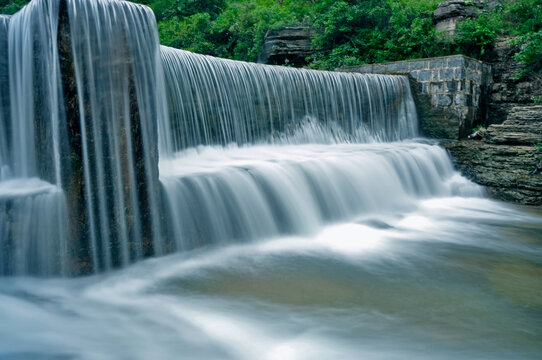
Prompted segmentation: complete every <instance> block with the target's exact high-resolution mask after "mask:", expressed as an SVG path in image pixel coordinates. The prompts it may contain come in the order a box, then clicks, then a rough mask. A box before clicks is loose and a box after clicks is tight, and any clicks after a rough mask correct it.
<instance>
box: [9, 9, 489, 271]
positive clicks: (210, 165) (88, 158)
mask: <svg viewBox="0 0 542 360" xmlns="http://www.w3.org/2000/svg"><path fill="white" fill-rule="evenodd" d="M0 50H1V51H0V90H1V92H0V251H1V253H0V274H1V275H29V274H31V275H79V274H91V273H98V272H104V271H109V270H110V269H113V268H118V267H124V266H127V265H129V264H131V263H133V262H136V261H138V260H140V259H143V258H145V257H149V256H156V255H162V254H166V253H170V252H173V251H185V250H189V249H193V248H196V247H200V246H206V245H212V244H229V243H232V242H239V241H255V240H260V239H265V238H269V237H276V236H282V235H285V234H308V233H313V232H315V231H318V229H321V228H322V227H323V226H326V225H327V224H330V223H334V222H340V221H347V220H353V221H355V219H357V218H358V217H360V216H365V215H367V214H372V213H394V212H397V211H401V209H403V210H404V209H410V208H412V207H414V206H415V204H416V201H418V200H419V199H422V198H429V197H436V196H462V195H469V196H470V195H480V193H481V192H480V189H479V188H478V187H476V186H475V185H473V184H471V183H470V182H468V181H466V180H465V179H464V178H461V177H460V176H458V175H457V173H456V172H455V171H454V170H453V167H452V164H451V162H450V159H449V158H448V155H447V154H446V152H445V151H444V150H442V149H440V148H439V147H438V146H436V145H434V144H431V143H428V142H419V141H413V140H411V139H412V138H415V137H416V136H417V128H418V126H417V121H418V120H417V115H416V109H415V105H414V101H413V98H412V94H411V92H410V85H409V81H408V79H407V78H406V77H402V76H388V75H360V74H351V73H334V72H325V71H315V70H303V69H302V70H300V69H293V68H286V67H277V66H267V65H261V64H251V63H246V62H239V61H232V60H224V59H217V58H213V57H209V56H203V55H198V54H193V53H190V52H187V51H182V50H176V49H172V48H167V47H162V46H160V45H159V41H158V33H157V27H156V21H155V18H154V15H153V13H152V11H151V10H150V9H149V8H147V7H145V6H142V5H137V4H133V3H130V2H126V1H116V0H60V1H56V0H33V1H32V2H31V3H30V4H29V5H27V6H26V7H25V8H23V9H22V10H21V11H20V12H18V13H17V14H15V15H13V16H12V17H5V16H0Z"/></svg>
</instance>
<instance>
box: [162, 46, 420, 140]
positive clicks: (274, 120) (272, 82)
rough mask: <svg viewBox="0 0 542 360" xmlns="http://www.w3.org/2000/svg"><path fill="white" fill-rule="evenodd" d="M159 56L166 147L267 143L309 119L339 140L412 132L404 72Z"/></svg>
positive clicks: (177, 53) (170, 52)
mask: <svg viewBox="0 0 542 360" xmlns="http://www.w3.org/2000/svg"><path fill="white" fill-rule="evenodd" d="M161 54H162V61H163V65H164V73H165V78H166V80H167V82H166V84H167V90H168V103H169V113H170V121H171V124H170V126H169V130H170V133H169V134H168V133H166V134H165V136H164V138H165V139H166V141H168V146H170V147H173V150H181V149H184V148H187V147H191V146H197V145H201V144H203V145H214V144H221V145H225V144H229V143H232V142H233V143H237V144H239V145H242V144H253V143H256V142H262V141H271V142H275V140H277V138H280V137H282V134H284V133H292V132H296V131H298V128H299V126H300V125H301V124H304V123H306V122H311V121H312V122H315V123H317V124H319V125H325V126H327V127H335V128H337V129H340V131H342V133H343V135H342V137H341V138H338V139H335V140H339V141H344V140H348V141H352V142H367V141H374V140H379V141H393V140H400V139H404V138H409V137H412V136H414V135H416V134H417V116H416V109H415V105H414V102H413V100H412V96H411V93H410V86H409V83H408V79H407V78H406V77H398V76H386V75H360V74H350V73H333V72H326V71H315V70H304V69H301V70H300V69H293V68H287V67H280V66H269V65H261V64H253V63H247V62H242V61H233V60H225V59H218V58H215V57H212V56H204V55H198V54H193V53H190V52H188V51H182V50H177V49H173V48H168V47H164V46H162V47H161ZM297 140H298V141H300V142H303V141H309V142H315V141H322V140H323V141H325V142H329V141H332V140H333V139H325V140H324V139H318V138H297Z"/></svg>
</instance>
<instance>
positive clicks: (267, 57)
mask: <svg viewBox="0 0 542 360" xmlns="http://www.w3.org/2000/svg"><path fill="white" fill-rule="evenodd" d="M312 36H313V31H312V30H311V29H310V28H308V27H286V28H283V29H278V30H269V31H268V32H267V34H266V35H265V39H264V44H263V50H262V52H261V54H260V56H259V57H258V62H259V63H262V64H272V65H293V66H303V65H306V63H307V61H306V60H305V59H306V58H307V57H308V56H309V55H311V54H312V53H313V51H312V45H311V39H312Z"/></svg>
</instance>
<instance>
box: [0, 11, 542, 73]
mask: <svg viewBox="0 0 542 360" xmlns="http://www.w3.org/2000/svg"><path fill="white" fill-rule="evenodd" d="M129 1H135V2H138V3H141V4H145V5H148V6H150V7H151V8H152V9H153V11H154V12H155V14H156V18H157V21H158V30H159V33H160V40H161V43H162V44H164V45H168V46H173V47H178V48H183V49H187V50H190V51H194V52H198V53H203V54H209V55H214V56H220V57H225V58H232V59H237V60H247V61H255V60H256V59H257V57H258V55H259V53H260V52H261V49H262V44H263V40H264V37H265V34H266V32H267V31H268V30H272V29H277V28H281V27H285V26H299V25H303V26H312V28H313V30H314V31H315V36H314V39H313V47H314V49H315V53H314V55H313V56H311V58H310V59H309V60H310V61H311V63H310V65H309V66H310V67H312V68H320V69H333V68H336V67H341V66H350V65H361V64H365V63H377V62H387V61H397V60H408V59H415V58H424V57H431V56H443V55H451V54H456V53H463V54H465V55H469V56H472V57H476V58H483V57H484V56H485V55H486V53H487V50H488V48H489V47H490V46H491V43H492V42H493V41H494V40H495V39H496V38H497V37H498V36H499V35H501V34H503V35H511V36H516V37H517V40H516V43H517V44H518V45H519V48H520V50H519V52H518V53H517V54H516V55H515V58H516V60H517V61H518V62H520V63H522V64H524V65H525V70H524V71H523V72H522V73H521V74H519V76H523V75H526V74H529V73H531V72H533V71H542V0H515V1H507V2H503V4H504V5H501V6H498V7H497V8H496V9H495V10H493V11H492V12H489V13H487V12H483V13H481V14H480V15H479V16H478V17H476V18H473V19H467V20H465V21H464V22H462V23H461V24H460V25H459V28H458V31H457V36H456V38H455V40H454V41H452V40H443V39H442V38H441V37H438V36H436V35H437V34H435V30H434V24H433V16H432V15H433V11H434V10H435V9H436V7H437V4H438V3H439V2H440V0H129ZM27 2H28V0H0V11H1V12H2V13H8V14H11V13H14V12H16V11H18V10H19V9H20V8H21V7H22V6H24V5H25V4H26V3H27ZM439 39H440V40H439Z"/></svg>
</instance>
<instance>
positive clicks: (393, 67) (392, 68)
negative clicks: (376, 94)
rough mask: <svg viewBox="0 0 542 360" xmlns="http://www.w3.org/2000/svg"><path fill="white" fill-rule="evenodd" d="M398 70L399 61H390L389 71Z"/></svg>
mask: <svg viewBox="0 0 542 360" xmlns="http://www.w3.org/2000/svg"><path fill="white" fill-rule="evenodd" d="M396 71H397V63H389V64H388V72H396Z"/></svg>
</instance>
